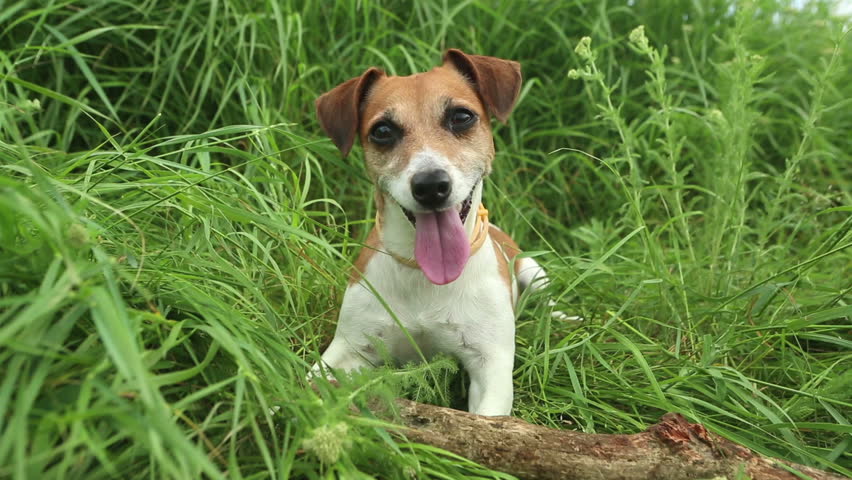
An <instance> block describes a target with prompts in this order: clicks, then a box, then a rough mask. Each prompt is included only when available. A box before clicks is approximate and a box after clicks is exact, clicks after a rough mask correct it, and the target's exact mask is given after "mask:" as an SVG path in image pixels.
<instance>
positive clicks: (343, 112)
mask: <svg viewBox="0 0 852 480" xmlns="http://www.w3.org/2000/svg"><path fill="white" fill-rule="evenodd" d="M383 76H385V72H383V71H381V70H379V69H378V68H375V67H372V68H370V69H368V70H367V71H366V72H364V74H363V75H361V76H360V77H355V78H353V79H350V80H347V81H345V82H343V83H341V84H340V85H338V86H336V87H334V88H333V89H331V90H330V91H328V92H326V93H324V94H322V95H320V97H319V98H318V99H317V101H316V108H317V118H319V122H320V126H321V127H322V129H323V130H324V131H325V133H326V134H327V135H328V136H329V137H331V141H332V142H334V144H335V145H337V148H338V149H339V150H340V153H342V154H343V156H344V157H345V156H346V155H348V154H349V150H351V149H352V145H353V144H354V143H355V135H357V133H358V123H359V122H360V117H361V112H360V109H361V102H362V101H363V100H364V97H366V96H367V93H368V92H369V89H370V86H371V85H372V84H373V83H374V82H375V81H376V80H377V79H378V78H380V77H383Z"/></svg>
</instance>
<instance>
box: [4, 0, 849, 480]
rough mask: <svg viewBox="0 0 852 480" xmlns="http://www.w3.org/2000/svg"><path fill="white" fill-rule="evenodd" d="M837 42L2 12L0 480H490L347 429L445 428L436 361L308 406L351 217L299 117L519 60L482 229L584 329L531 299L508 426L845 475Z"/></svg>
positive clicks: (352, 248) (750, 11)
mask: <svg viewBox="0 0 852 480" xmlns="http://www.w3.org/2000/svg"><path fill="white" fill-rule="evenodd" d="M844 22H847V23H844ZM844 25H845V26H844ZM639 26H644V30H635V29H636V28H637V27H639ZM845 31H848V20H846V19H842V18H838V17H835V16H833V15H832V14H831V5H830V4H828V3H823V2H811V3H808V5H807V6H806V7H805V8H804V9H793V8H791V5H790V3H788V2H784V1H773V0H761V1H756V2H752V3H746V2H742V3H741V2H732V1H729V0H711V1H706V2H681V1H665V2H656V1H655V2H652V1H647V0H636V1H617V0H613V1H606V2H600V1H597V0H575V1H570V2H529V3H524V4H523V5H521V4H519V3H516V2H487V1H465V2H460V3H453V2H441V1H435V2H416V3H411V4H409V3H406V2H373V1H357V2H356V1H352V2H336V3H333V2H302V1H293V2H289V1H268V2H261V1H250V0H190V1H188V2H183V3H179V4H177V3H174V2H166V1H159V0H149V1H145V2H141V3H134V2H120V1H107V0H88V1H81V2H72V1H53V0H48V1H41V2H29V1H17V2H16V1H12V2H5V3H0V95H2V97H0V372H1V373H2V375H0V478H15V479H24V478H69V479H70V478H87V479H98V478H114V477H119V476H121V477H125V478H202V477H203V478H225V477H229V478H288V477H296V478H334V477H339V478H347V479H349V478H368V477H370V476H378V477H382V478H414V477H417V478H459V477H461V476H465V475H468V476H475V477H477V478H505V475H503V474H500V473H498V472H492V471H489V470H487V469H485V468H482V467H480V466H478V465H476V464H473V463H471V462H469V461H467V460H465V459H462V458H458V457H456V456H453V455H451V454H447V453H446V452H441V451H438V450H436V449H433V448H431V447H428V446H423V445H417V444H410V443H405V442H404V441H403V440H401V439H399V438H395V437H392V436H390V435H389V434H388V429H387V426H388V425H387V424H386V423H385V422H384V421H381V420H378V419H377V418H375V417H374V416H372V415H371V414H369V413H366V412H365V413H363V414H361V415H355V414H353V413H352V410H351V409H350V405H352V403H353V402H354V403H355V404H356V405H363V403H364V402H365V401H366V400H367V399H368V398H370V397H372V396H374V395H383V396H384V397H385V398H387V397H388V396H389V395H395V394H404V395H409V396H416V397H418V398H422V399H424V400H427V401H433V402H439V403H445V404H453V405H459V404H463V402H461V401H460V399H459V396H460V395H462V394H463V388H461V387H459V385H460V384H461V380H460V379H459V377H458V375H454V374H453V372H454V369H453V367H452V365H447V362H446V361H440V362H438V363H435V364H433V365H427V366H409V367H406V368H404V369H402V370H396V371H390V370H386V371H379V372H367V373H364V374H363V375H361V376H359V377H357V378H354V379H352V380H351V381H345V382H344V383H343V385H342V386H340V387H338V388H334V387H331V386H329V385H326V384H323V383H319V384H318V385H317V386H316V389H311V388H309V387H308V386H306V384H305V383H304V381H303V378H304V374H305V372H306V369H307V367H308V365H309V364H310V363H311V362H313V361H314V360H315V359H316V358H317V355H318V352H320V351H321V350H322V348H323V347H324V346H325V345H326V344H327V342H328V341H329V340H330V337H331V334H332V332H333V329H334V322H335V320H336V316H337V309H338V306H339V304H340V300H341V295H342V292H343V289H344V287H345V282H346V275H345V274H344V273H343V272H344V270H345V269H346V268H347V266H348V265H349V264H350V263H351V259H352V258H353V256H354V255H355V252H356V250H357V248H358V247H359V245H360V243H361V242H362V241H363V239H364V238H365V236H366V233H367V231H368V230H369V227H370V223H371V222H370V220H365V219H369V218H370V216H371V212H372V209H373V206H372V204H371V202H370V198H371V195H370V188H371V185H370V184H369V181H368V180H367V178H366V176H365V174H364V171H363V168H362V164H361V157H360V153H359V152H358V151H357V149H356V152H355V154H354V155H352V156H350V158H348V159H345V160H343V159H341V158H340V157H339V155H338V153H337V151H336V150H335V149H334V147H333V146H332V144H331V143H330V142H329V141H328V140H326V139H325V138H324V137H323V136H322V135H321V133H320V131H319V129H318V126H317V123H316V119H315V118H314V115H313V100H314V99H315V98H316V97H317V96H318V95H319V94H320V93H322V92H324V91H325V90H327V89H329V88H331V87H332V86H334V85H336V84H337V83H339V82H342V81H343V80H346V79H348V78H350V77H353V76H355V75H357V74H359V73H360V72H362V71H363V70H364V69H365V68H367V67H368V66H372V65H377V66H380V67H382V68H384V69H385V70H387V71H388V72H389V73H395V74H400V75H405V74H408V73H411V72H415V71H421V70H424V69H426V68H429V67H430V66H432V65H434V64H435V63H436V62H437V61H438V60H439V58H440V54H441V51H442V50H443V49H444V48H447V47H459V48H462V49H464V50H466V51H469V52H476V53H481V54H488V55H494V56H500V57H504V58H511V59H516V60H519V61H520V62H521V63H522V64H523V69H524V75H525V79H526V80H525V85H524V88H523V90H522V96H521V100H520V102H519V104H518V107H517V109H516V111H515V113H514V114H513V116H512V118H511V120H510V122H509V124H508V125H505V126H497V127H496V129H495V142H496V144H497V150H498V153H497V157H496V159H495V162H494V173H493V175H492V176H491V177H490V179H489V180H488V182H487V187H486V194H485V195H486V202H487V203H488V206H489V209H490V210H491V212H492V214H493V217H494V220H495V221H496V222H497V223H498V224H499V225H500V226H501V227H503V228H504V229H506V230H507V231H509V232H511V233H512V234H513V236H514V237H515V238H516V239H517V240H518V241H519V243H520V244H521V245H522V247H523V248H524V249H525V250H527V251H528V252H529V254H530V255H536V256H537V258H538V259H539V260H540V261H541V262H542V263H543V264H544V265H545V266H546V267H547V269H548V271H549V272H550V275H551V277H552V278H553V282H552V287H551V288H550V289H549V291H548V292H546V294H547V295H551V296H552V297H553V298H555V299H557V301H558V303H559V305H558V307H559V308H560V309H561V310H564V311H568V312H571V313H575V314H578V315H582V316H583V317H584V318H585V319H586V320H585V321H584V322H582V323H581V324H579V325H577V324H573V323H566V322H559V321H555V320H552V319H551V317H550V316H549V315H548V313H549V312H548V307H547V306H546V302H545V301H543V297H542V296H533V297H525V298H523V299H522V307H521V309H520V310H519V319H518V338H517V343H518V349H517V358H516V372H515V381H516V402H515V413H516V415H518V416H520V417H522V418H524V419H526V420H529V421H531V422H536V423H539V424H543V425H548V426H553V427H557V428H570V429H578V430H582V431H585V432H599V433H600V432H619V433H625V432H637V431H641V430H642V429H644V428H645V427H646V426H648V425H649V424H651V423H653V422H655V421H656V420H657V419H658V418H659V416H660V415H661V414H662V413H664V412H666V411H679V412H681V413H683V414H684V415H686V416H687V417H688V418H689V419H690V420H691V421H696V422H702V423H704V424H705V425H707V426H708V428H710V429H711V430H712V431H714V432H717V433H719V434H721V435H724V436H725V437H727V438H730V439H732V440H734V441H736V442H739V443H742V444H744V445H746V446H748V447H749V448H752V449H754V450H756V451H758V452H761V453H764V454H767V455H772V456H777V457H780V458H785V459H789V460H793V461H796V462H800V463H805V464H808V465H814V466H817V467H819V468H823V469H828V470H833V471H837V472H840V473H843V474H846V475H850V474H852V454H850V450H852V445H850V439H852V435H850V433H852V427H850V419H851V418H850V417H852V395H850V392H852V369H850V367H852V353H850V352H852V349H850V346H852V340H850V330H852V324H851V323H850V317H852V292H850V288H852V256H850V251H852V249H850V246H852V232H851V230H852V194H850V191H852V155H850V152H852V136H850V132H851V131H852V113H851V112H852V101H851V100H850V99H852V74H850V65H852V58H850V56H852V53H850V52H852V49H850V39H849V36H848V35H846V34H845V33H844V32H845ZM585 36H588V37H589V40H588V43H586V42H585V41H584V42H583V43H582V45H584V46H585V47H583V46H581V47H579V48H578V47H577V46H578V44H580V43H581V42H580V39H581V38H582V37H585ZM572 70H573V72H571V71H572ZM569 72H570V73H569ZM273 406H278V407H280V409H279V410H277V412H276V413H275V414H272V413H271V407H273Z"/></svg>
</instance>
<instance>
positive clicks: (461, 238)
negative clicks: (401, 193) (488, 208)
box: [400, 182, 478, 285]
mask: <svg viewBox="0 0 852 480" xmlns="http://www.w3.org/2000/svg"><path fill="white" fill-rule="evenodd" d="M477 184H478V182H477ZM475 190H476V186H474V187H473V188H472V189H471V190H470V193H469V194H468V196H467V198H465V199H464V201H463V202H461V203H460V204H458V205H454V206H452V207H450V208H446V209H444V210H440V211H438V210H431V211H425V212H412V211H411V210H407V209H405V208H403V207H402V205H400V208H402V211H403V213H405V217H406V218H408V221H409V222H411V224H412V225H413V226H414V258H415V259H416V260H417V265H418V266H419V267H420V270H422V271H423V275H425V276H426V278H427V279H428V280H429V281H430V282H432V283H434V284H435V285H446V284H447V283H450V282H452V281H454V280H455V279H457V278H458V277H459V276H460V275H461V274H462V271H463V270H464V266H465V264H467V260H468V258H469V257H470V243H469V240H468V235H467V232H466V231H465V228H464V222H465V220H467V217H468V215H470V210H471V206H472V204H473V193H474V191H475Z"/></svg>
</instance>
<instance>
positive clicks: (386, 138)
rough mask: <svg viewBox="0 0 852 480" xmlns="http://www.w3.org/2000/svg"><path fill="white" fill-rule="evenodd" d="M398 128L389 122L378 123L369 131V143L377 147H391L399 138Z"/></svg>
mask: <svg viewBox="0 0 852 480" xmlns="http://www.w3.org/2000/svg"><path fill="white" fill-rule="evenodd" d="M400 133H401V132H400V130H399V127H397V126H396V125H393V124H392V123H389V122H379V123H377V124H375V125H374V126H373V129H372V130H370V141H371V142H373V143H375V144H377V145H383V146H388V145H393V144H394V143H396V141H397V140H398V139H399V136H400Z"/></svg>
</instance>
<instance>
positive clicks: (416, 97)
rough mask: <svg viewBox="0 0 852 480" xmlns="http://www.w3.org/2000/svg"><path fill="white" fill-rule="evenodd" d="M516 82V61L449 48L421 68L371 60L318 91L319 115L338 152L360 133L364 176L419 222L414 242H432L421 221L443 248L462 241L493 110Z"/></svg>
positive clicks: (510, 100)
mask: <svg viewBox="0 0 852 480" xmlns="http://www.w3.org/2000/svg"><path fill="white" fill-rule="evenodd" d="M520 87H521V69H520V65H519V64H518V63H517V62H513V61H509V60H502V59H499V58H494V57H485V56H480V55H467V54H465V53H464V52H462V51H460V50H455V49H452V50H448V51H447V52H446V54H445V55H444V62H443V65H441V66H440V67H436V68H434V69H432V70H430V71H428V72H425V73H418V74H414V75H410V76H407V77H389V76H386V75H385V73H384V72H382V71H381V70H379V69H377V68H370V69H368V70H367V71H366V72H364V74H363V75H361V76H360V77H356V78H353V79H351V80H348V81H346V82H344V83H342V84H341V85H338V86H337V87H335V88H334V89H332V90H331V91H329V92H327V93H325V94H323V95H322V96H321V97H320V98H319V99H317V101H316V107H317V116H318V117H319V121H320V124H321V125H322V128H323V130H325V132H326V133H327V134H328V136H329V137H331V139H332V141H333V142H334V144H335V145H337V147H338V148H339V149H340V151H341V153H343V155H344V156H345V155H347V154H348V153H349V151H350V149H351V148H352V145H353V144H354V142H355V137H356V135H357V136H359V137H360V139H361V145H362V146H363V148H364V156H365V159H366V163H367V171H368V173H369V175H370V177H371V178H372V179H373V181H374V182H375V183H376V184H377V185H378V187H379V189H380V191H381V193H382V194H383V195H384V197H385V200H387V201H392V202H395V203H397V204H399V206H400V207H401V208H402V211H403V212H405V215H406V216H407V217H408V219H409V220H410V221H411V223H412V224H414V225H415V226H417V235H418V247H417V248H420V244H421V243H422V244H423V245H424V248H425V246H430V245H432V242H427V241H426V240H424V241H423V242H420V241H419V237H420V235H421V230H422V231H423V235H425V236H431V237H432V239H433V240H434V242H437V243H440V244H441V245H444V246H443V248H444V249H447V248H448V247H447V245H450V246H451V247H450V248H452V245H458V246H459V247H461V244H460V243H459V242H456V241H454V240H455V239H456V237H457V235H456V233H457V232H458V228H459V227H460V225H461V224H462V223H464V221H465V219H466V218H467V216H468V213H469V212H470V207H471V199H472V197H473V192H474V189H475V188H476V187H477V185H479V183H480V181H481V180H482V178H483V177H484V176H485V175H487V174H488V173H490V171H491V162H492V159H493V158H494V141H493V138H492V136H491V121H490V116H491V115H493V116H495V117H496V118H497V119H498V120H500V121H503V122H505V121H506V119H507V118H508V116H509V114H510V113H511V111H512V109H513V107H514V105H515V102H516V100H517V98H518V93H519V91H520ZM452 212H454V215H455V218H451V217H450V213H452ZM418 223H422V224H423V225H420V226H418V225H417V224H418ZM421 227H422V228H421ZM433 227H434V228H433ZM447 232H456V233H453V234H449V233H447ZM445 240H447V242H445ZM465 242H466V237H465ZM415 253H416V252H415ZM417 257H418V262H420V263H421V267H423V270H424V272H426V273H427V277H429V278H430V280H433V282H435V283H442V282H443V283H448V282H444V280H446V279H447V278H449V276H452V274H450V275H449V276H440V275H439V276H438V277H440V278H438V277H435V278H433V277H432V276H430V274H429V271H428V270H429V269H428V268H427V267H426V266H425V265H423V264H424V261H423V260H421V255H420V254H418V255H417ZM427 257H428V255H426V254H424V255H423V259H424V260H426V259H427ZM464 260H465V261H466V260H467V259H466V258H465V259H464ZM425 263H430V262H428V261H426V262H425ZM462 267H463V264H462ZM459 273H460V270H459ZM457 276H458V275H456V277H457ZM452 279H453V280H454V279H455V277H453V278H452ZM436 280H438V281H436ZM449 281H452V280H449Z"/></svg>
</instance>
